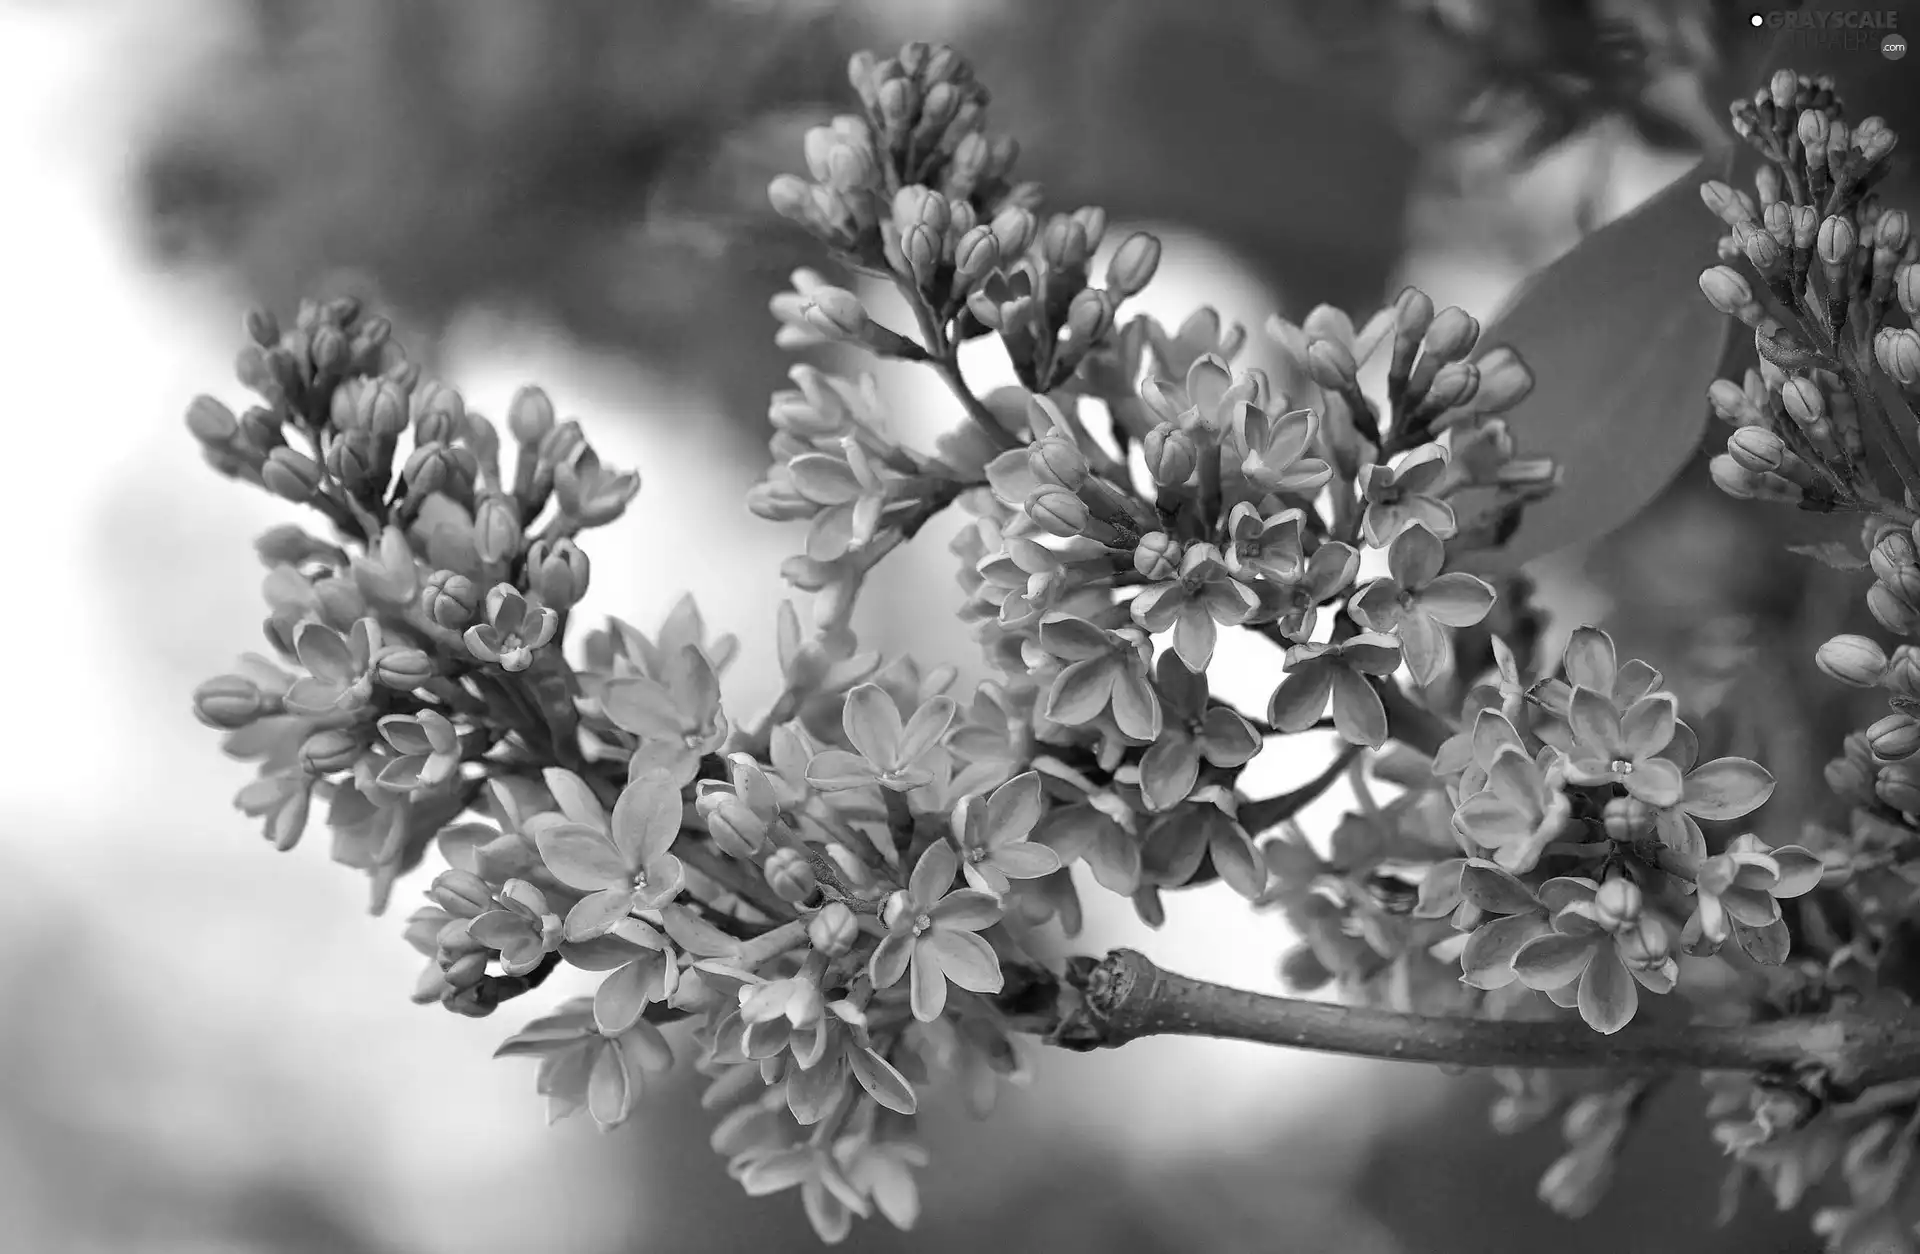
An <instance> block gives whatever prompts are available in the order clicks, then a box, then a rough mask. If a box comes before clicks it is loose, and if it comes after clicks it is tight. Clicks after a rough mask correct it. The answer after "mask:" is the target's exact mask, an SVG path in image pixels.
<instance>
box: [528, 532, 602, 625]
mask: <svg viewBox="0 0 1920 1254" xmlns="http://www.w3.org/2000/svg"><path fill="white" fill-rule="evenodd" d="M588 573H589V567H588V563H587V555H586V554H585V553H583V552H581V551H580V546H579V545H577V544H575V543H574V542H573V541H572V540H553V541H549V540H545V539H541V540H535V541H534V542H533V544H532V546H531V547H530V548H528V549H527V582H528V587H529V589H530V590H531V591H532V592H533V593H534V594H535V595H536V596H538V597H539V598H540V600H541V601H542V602H543V603H545V604H546V605H549V606H551V607H553V608H554V609H556V610H567V609H572V608H573V607H574V606H575V605H577V604H579V602H580V598H581V597H583V596H585V595H586V592H587V576H588Z"/></svg>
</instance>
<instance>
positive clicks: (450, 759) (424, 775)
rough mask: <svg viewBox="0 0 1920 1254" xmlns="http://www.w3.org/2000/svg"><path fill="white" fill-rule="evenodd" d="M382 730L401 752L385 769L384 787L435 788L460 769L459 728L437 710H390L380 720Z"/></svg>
mask: <svg viewBox="0 0 1920 1254" xmlns="http://www.w3.org/2000/svg"><path fill="white" fill-rule="evenodd" d="M380 734H381V735H382V736H383V737H385V738H386V741H387V743H388V744H389V745H392V746H393V749H394V752H395V753H397V754H399V755H400V756H399V757H396V758H395V759H393V761H391V762H389V763H387V765H386V766H385V768H383V769H382V770H381V772H380V775H379V782H380V786H381V787H383V788H391V789H393V790H394V791H395V792H412V791H413V790H414V789H416V788H432V787H433V786H434V785H436V784H442V783H445V782H446V781H447V780H449V779H451V778H453V774H454V772H455V771H457V770H459V769H460V732H459V729H458V728H456V727H455V726H454V725H453V724H452V723H450V722H448V721H447V718H446V716H445V715H443V714H440V713H438V712H436V711H434V710H421V711H420V712H419V713H418V714H389V715H387V716H386V717H385V718H383V719H381V720H380Z"/></svg>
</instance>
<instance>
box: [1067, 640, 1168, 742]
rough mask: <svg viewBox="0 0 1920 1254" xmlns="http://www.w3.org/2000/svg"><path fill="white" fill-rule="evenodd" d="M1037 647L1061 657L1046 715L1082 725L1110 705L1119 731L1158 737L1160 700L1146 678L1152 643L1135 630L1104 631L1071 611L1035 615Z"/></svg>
mask: <svg viewBox="0 0 1920 1254" xmlns="http://www.w3.org/2000/svg"><path fill="white" fill-rule="evenodd" d="M1040 647H1041V648H1042V649H1043V650H1045V651H1046V652H1047V653H1048V654H1050V655H1051V656H1053V657H1056V658H1058V659H1060V660H1061V661H1063V662H1065V663H1066V666H1064V667H1063V668H1061V670H1060V672H1059V673H1058V674H1056V675H1055V676H1054V677H1053V682H1052V684H1051V686H1050V687H1049V688H1048V690H1047V700H1046V705H1045V708H1044V711H1043V712H1044V714H1045V716H1046V717H1047V718H1049V719H1051V720H1053V721H1054V722H1056V723H1061V724H1063V725H1065V726H1068V727H1082V726H1085V725H1086V724H1088V723H1091V722H1093V721H1094V720H1095V719H1096V718H1098V717H1100V715H1101V714H1102V713H1104V712H1106V711H1107V710H1108V709H1109V708H1111V709H1112V711H1113V720H1114V723H1115V725H1116V726H1117V727H1118V728H1119V730H1120V731H1121V732H1122V733H1123V734H1124V735H1126V736H1129V737H1131V738H1133V739H1135V740H1143V741H1152V740H1157V739H1158V738H1159V736H1160V726H1161V722H1160V720H1161V714H1160V701H1159V698H1158V697H1156V696H1155V695H1154V691H1153V685H1152V684H1151V683H1149V682H1148V680H1147V663H1148V661H1149V660H1150V659H1151V658H1152V656H1153V645H1152V642H1151V641H1149V640H1148V639H1147V638H1146V637H1145V636H1143V635H1142V634H1141V633H1140V632H1139V631H1137V630H1135V629H1133V628H1125V627H1123V628H1121V629H1119V630H1117V631H1109V630H1108V629H1106V628H1104V627H1100V626H1097V625H1095V624H1094V623H1091V622H1089V621H1088V620H1086V619H1084V618H1076V617H1074V616H1073V615H1071V614H1048V615H1047V616H1046V617H1045V618H1043V619H1041V620H1040Z"/></svg>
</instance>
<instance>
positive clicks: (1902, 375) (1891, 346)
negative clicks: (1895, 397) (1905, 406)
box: [1873, 327, 1920, 389]
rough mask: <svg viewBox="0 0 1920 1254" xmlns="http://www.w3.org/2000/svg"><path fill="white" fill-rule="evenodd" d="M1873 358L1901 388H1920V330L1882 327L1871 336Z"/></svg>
mask: <svg viewBox="0 0 1920 1254" xmlns="http://www.w3.org/2000/svg"><path fill="white" fill-rule="evenodd" d="M1873 359H1874V360H1875V361H1877V362H1879V363H1880V368H1881V369H1882V370H1884V371H1886V372H1887V377H1888V378H1890V379H1892V380H1893V381H1894V382H1895V383H1898V384H1899V385H1900V386H1901V387H1902V388H1907V389H1913V388H1920V331H1915V330H1914V329H1913V328H1912V327H1882V328H1881V329H1880V331H1879V333H1878V334H1876V335H1875V336H1874V337H1873Z"/></svg>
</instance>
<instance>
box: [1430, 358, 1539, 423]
mask: <svg viewBox="0 0 1920 1254" xmlns="http://www.w3.org/2000/svg"><path fill="white" fill-rule="evenodd" d="M1529 382H1531V380H1529ZM1479 390H1480V368H1479V367H1478V366H1476V365H1474V364H1473V363H1472V362H1470V361H1450V362H1448V363H1447V364H1446V365H1444V366H1442V367H1440V369H1439V372H1438V373H1436V374H1435V375H1434V376H1433V382H1432V383H1431V384H1429V385H1428V387H1427V395H1426V398H1425V399H1424V400H1422V401H1421V402H1420V408H1421V409H1422V410H1424V411H1426V412H1427V413H1430V414H1442V413H1445V412H1446V411H1447V410H1449V409H1455V408H1458V407H1459V406H1461V405H1465V404H1466V403H1467V402H1469V401H1471V400H1473V399H1474V396H1475V394H1476V393H1477V392H1478V391H1479ZM1476 408H1477V406H1476Z"/></svg>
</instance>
